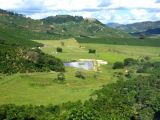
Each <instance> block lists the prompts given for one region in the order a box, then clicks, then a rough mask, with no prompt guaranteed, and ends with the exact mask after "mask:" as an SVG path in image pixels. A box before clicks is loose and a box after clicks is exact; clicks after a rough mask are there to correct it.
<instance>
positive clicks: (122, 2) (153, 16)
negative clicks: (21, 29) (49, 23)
mask: <svg viewBox="0 0 160 120" xmlns="http://www.w3.org/2000/svg"><path fill="white" fill-rule="evenodd" d="M0 8H1V9H5V10H10V11H14V12H17V13H21V14H24V15H26V16H28V17H31V18H33V19H41V18H45V17H48V16H55V15H73V16H83V17H84V18H96V19H98V20H99V21H101V22H103V23H120V24H129V23H135V22H142V21H158V20H160V0H0Z"/></svg>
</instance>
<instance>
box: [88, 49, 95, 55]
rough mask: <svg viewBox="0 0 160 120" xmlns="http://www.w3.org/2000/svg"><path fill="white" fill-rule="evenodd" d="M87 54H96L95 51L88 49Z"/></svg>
mask: <svg viewBox="0 0 160 120" xmlns="http://www.w3.org/2000/svg"><path fill="white" fill-rule="evenodd" d="M88 53H93V54H95V53H96V50H94V49H89V50H88Z"/></svg>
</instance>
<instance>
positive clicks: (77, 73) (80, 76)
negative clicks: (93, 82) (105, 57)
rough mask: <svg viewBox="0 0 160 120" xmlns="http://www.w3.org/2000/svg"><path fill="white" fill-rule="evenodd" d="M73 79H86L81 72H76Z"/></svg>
mask: <svg viewBox="0 0 160 120" xmlns="http://www.w3.org/2000/svg"><path fill="white" fill-rule="evenodd" d="M75 77H78V78H81V79H86V75H85V74H84V73H83V72H81V71H77V72H76V75H75Z"/></svg>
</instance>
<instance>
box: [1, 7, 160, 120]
mask: <svg viewBox="0 0 160 120" xmlns="http://www.w3.org/2000/svg"><path fill="white" fill-rule="evenodd" d="M157 23H159V21H157V22H144V23H143V22H142V23H135V24H131V25H122V24H116V23H112V24H109V26H107V25H105V24H104V23H101V22H100V21H99V20H98V19H94V18H84V17H82V16H71V15H56V16H47V17H46V18H41V19H32V18H30V17H26V16H24V15H22V14H17V13H15V12H10V11H6V10H3V9H0V120H159V119H160V115H159V113H160V87H159V86H160V39H159V36H158V35H153V34H148V35H141V32H143V33H144V32H145V31H148V29H150V27H152V26H153V27H154V29H156V30H154V32H155V31H156V32H157V30H159V29H157V28H156V26H157ZM144 24H147V25H148V24H149V25H148V26H144ZM150 24H151V25H150ZM112 27H113V28H112ZM118 27H121V29H119V28H118ZM130 27H131V28H130ZM124 29H125V30H124ZM135 29H136V30H135ZM149 31H150V30H149ZM131 32H137V35H138V36H136V35H134V36H133V34H130V33H131ZM150 32H153V31H152V30H151V31H150ZM158 32H159V31H158ZM158 34H159V33H158Z"/></svg>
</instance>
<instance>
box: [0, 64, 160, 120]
mask: <svg viewBox="0 0 160 120" xmlns="http://www.w3.org/2000/svg"><path fill="white" fill-rule="evenodd" d="M136 64H139V63H136ZM136 64H135V65H136ZM140 64H141V65H142V66H143V68H145V70H144V71H143V72H142V71H141V73H143V74H146V75H145V76H144V75H138V76H137V77H135V76H133V77H129V78H128V77H127V79H122V78H121V79H120V80H119V81H117V82H116V83H113V84H110V85H106V86H104V87H103V88H102V89H101V90H98V91H96V92H95V93H94V94H93V97H92V98H90V99H89V100H87V101H85V102H84V103H81V102H80V101H79V102H74V103H73V102H72V103H70V102H68V103H65V104H63V105H61V106H58V105H56V106H53V105H48V106H43V105H40V106H32V105H30V106H29V105H23V106H15V105H2V106H1V107H0V117H1V119H2V120H3V119H8V120H12V119H32V120H45V119H46V120H48V119H53V120H55V119H57V120H64V119H65V120H86V119H88V120H98V119H100V120H109V119H125V120H151V119H153V120H158V119H160V116H159V112H160V111H159V110H160V95H159V92H160V91H159V78H160V76H159V75H160V74H159V70H160V63H159V62H157V63H151V64H152V65H150V63H147V62H142V63H140ZM132 67H133V65H132V66H130V67H128V69H131V68H132ZM152 69H154V72H153V71H152ZM137 70H138V68H137ZM157 73H158V74H157ZM122 76H123V75H122ZM39 113H41V114H39Z"/></svg>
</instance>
